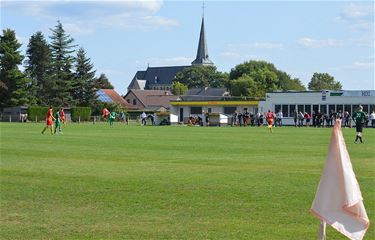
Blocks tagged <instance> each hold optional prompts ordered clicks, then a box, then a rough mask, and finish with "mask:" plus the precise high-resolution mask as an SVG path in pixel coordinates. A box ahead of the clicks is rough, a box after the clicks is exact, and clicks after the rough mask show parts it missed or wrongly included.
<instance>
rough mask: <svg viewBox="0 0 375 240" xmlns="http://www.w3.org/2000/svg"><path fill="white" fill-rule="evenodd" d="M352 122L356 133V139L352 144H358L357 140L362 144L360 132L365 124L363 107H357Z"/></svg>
mask: <svg viewBox="0 0 375 240" xmlns="http://www.w3.org/2000/svg"><path fill="white" fill-rule="evenodd" d="M353 120H354V122H355V126H356V131H357V135H356V138H355V140H354V143H356V144H357V143H358V139H359V141H361V143H363V140H362V131H363V125H364V124H365V122H366V113H365V112H364V111H363V107H362V106H359V108H358V111H356V112H355V113H354V114H353Z"/></svg>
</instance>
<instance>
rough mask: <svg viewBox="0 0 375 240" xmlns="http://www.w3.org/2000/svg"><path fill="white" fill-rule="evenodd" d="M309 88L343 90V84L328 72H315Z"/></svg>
mask: <svg viewBox="0 0 375 240" xmlns="http://www.w3.org/2000/svg"><path fill="white" fill-rule="evenodd" d="M308 87H309V90H341V89H342V85H341V83H340V82H336V81H335V78H334V77H332V76H331V75H329V74H328V73H314V75H313V76H312V78H311V81H310V82H309V85H308Z"/></svg>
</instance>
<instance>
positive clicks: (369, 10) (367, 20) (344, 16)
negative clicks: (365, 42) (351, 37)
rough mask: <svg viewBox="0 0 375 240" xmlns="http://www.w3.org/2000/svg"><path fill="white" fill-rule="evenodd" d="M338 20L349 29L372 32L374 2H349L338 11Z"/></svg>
mask: <svg viewBox="0 0 375 240" xmlns="http://www.w3.org/2000/svg"><path fill="white" fill-rule="evenodd" d="M338 20H340V21H342V22H344V23H345V24H347V26H348V28H349V29H350V30H351V31H356V32H370V33H372V34H373V33H374V3H370V4H369V3H366V4H364V3H361V4H358V3H350V4H348V5H346V6H345V7H344V8H343V10H342V11H341V13H340V16H339V17H338Z"/></svg>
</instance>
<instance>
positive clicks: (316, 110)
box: [313, 105, 319, 113]
mask: <svg viewBox="0 0 375 240" xmlns="http://www.w3.org/2000/svg"><path fill="white" fill-rule="evenodd" d="M318 110H319V105H313V111H314V112H315V113H317V112H318Z"/></svg>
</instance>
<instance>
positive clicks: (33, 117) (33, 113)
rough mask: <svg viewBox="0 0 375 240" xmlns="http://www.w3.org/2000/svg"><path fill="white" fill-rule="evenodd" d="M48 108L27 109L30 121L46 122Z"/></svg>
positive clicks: (34, 107)
mask: <svg viewBox="0 0 375 240" xmlns="http://www.w3.org/2000/svg"><path fill="white" fill-rule="evenodd" d="M47 111H48V107H41V106H30V107H29V108H28V109H27V119H29V120H30V121H33V122H35V121H44V120H45V119H46V115H47Z"/></svg>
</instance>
